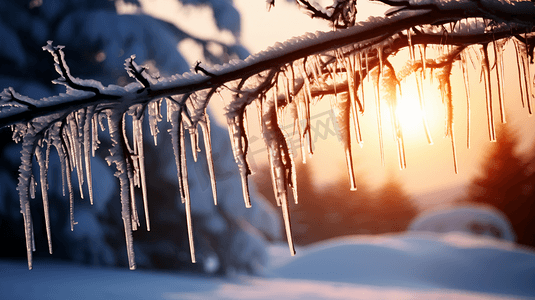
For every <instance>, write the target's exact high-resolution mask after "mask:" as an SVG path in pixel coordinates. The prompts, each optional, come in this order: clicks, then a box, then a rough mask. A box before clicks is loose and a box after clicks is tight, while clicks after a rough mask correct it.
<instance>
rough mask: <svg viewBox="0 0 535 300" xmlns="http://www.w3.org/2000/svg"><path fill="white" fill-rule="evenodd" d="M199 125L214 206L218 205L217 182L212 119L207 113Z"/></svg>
mask: <svg viewBox="0 0 535 300" xmlns="http://www.w3.org/2000/svg"><path fill="white" fill-rule="evenodd" d="M199 125H201V131H202V137H203V140H204V151H206V162H207V163H208V173H209V174H210V183H211V186H212V196H213V197H214V205H217V186H216V180H215V171H214V160H213V157H212V138H211V133H210V119H209V117H208V114H207V113H206V111H205V113H204V115H203V118H202V119H201V120H200V121H199Z"/></svg>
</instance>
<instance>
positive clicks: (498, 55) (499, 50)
mask: <svg viewBox="0 0 535 300" xmlns="http://www.w3.org/2000/svg"><path fill="white" fill-rule="evenodd" d="M492 44H493V46H494V56H495V61H496V79H497V83H498V99H499V103H500V117H501V121H502V123H506V119H505V105H504V100H505V99H504V92H503V88H504V85H503V47H504V46H505V42H504V41H500V42H496V41H495V40H492Z"/></svg>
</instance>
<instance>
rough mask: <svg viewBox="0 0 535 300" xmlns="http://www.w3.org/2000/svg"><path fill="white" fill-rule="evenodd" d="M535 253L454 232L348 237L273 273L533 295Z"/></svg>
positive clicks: (324, 244) (313, 250) (309, 250)
mask: <svg viewBox="0 0 535 300" xmlns="http://www.w3.org/2000/svg"><path fill="white" fill-rule="evenodd" d="M534 271H535V253H533V252H529V251H526V250H523V249H518V248H516V246H515V244H513V243H507V242H503V241H500V240H497V239H492V238H488V237H485V236H473V235H467V234H465V233H460V232H455V233H447V234H443V235H432V234H419V233H408V234H404V235H397V236H396V235H392V236H381V237H371V236H369V237H346V238H339V239H333V240H330V241H326V242H322V243H319V244H316V245H312V246H310V247H307V248H304V249H302V250H301V251H299V252H298V253H297V256H296V257H295V258H292V259H288V261H287V263H285V264H284V265H282V266H278V267H274V268H273V269H271V270H270V271H269V274H270V275H272V276H274V277H282V278H288V279H301V280H321V281H332V282H343V283H352V284H359V285H373V286H379V287H387V286H389V287H392V286H395V287H401V288H411V289H434V288H437V289H438V288H444V289H453V290H465V291H469V292H486V293H496V294H503V295H514V296H529V297H533V296H535V286H534V285H533V282H535V272H534Z"/></svg>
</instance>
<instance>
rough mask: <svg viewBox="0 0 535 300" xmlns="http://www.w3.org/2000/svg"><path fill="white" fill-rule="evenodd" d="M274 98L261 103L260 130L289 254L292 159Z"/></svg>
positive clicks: (293, 250) (293, 253) (291, 244)
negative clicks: (279, 122)
mask: <svg viewBox="0 0 535 300" xmlns="http://www.w3.org/2000/svg"><path fill="white" fill-rule="evenodd" d="M274 101H275V100H274V99H269V100H266V101H265V102H264V103H263V105H262V132H263V134H264V140H265V142H266V146H267V150H268V155H269V162H270V164H271V175H272V176H273V177H272V182H273V183H274V184H275V187H274V191H275V198H277V199H279V200H278V201H279V202H280V203H281V209H282V216H283V220H284V228H285V231H286V239H287V241H288V247H289V249H290V254H291V255H292V256H293V255H295V247H294V243H293V238H292V229H291V222H290V211H289V203H288V202H289V201H288V186H290V185H291V181H292V180H291V178H292V174H291V172H292V170H293V167H292V165H293V159H292V156H291V154H290V152H289V149H288V145H287V143H286V139H285V137H284V134H283V133H282V132H281V129H280V127H279V125H278V123H277V111H276V110H275V103H274Z"/></svg>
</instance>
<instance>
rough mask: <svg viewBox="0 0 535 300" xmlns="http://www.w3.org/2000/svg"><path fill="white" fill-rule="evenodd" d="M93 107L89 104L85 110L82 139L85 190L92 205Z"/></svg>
mask: <svg viewBox="0 0 535 300" xmlns="http://www.w3.org/2000/svg"><path fill="white" fill-rule="evenodd" d="M94 111H95V107H94V106H90V107H88V108H87V110H86V115H85V122H84V124H83V128H84V129H83V130H84V133H83V139H84V145H83V148H84V161H85V177H86V181H87V190H88V193H89V203H90V204H91V205H93V202H94V201H93V176H92V175H91V174H93V173H92V172H91V146H92V144H93V141H91V139H92V137H93V136H94V134H92V133H91V129H92V127H93V125H92V124H93V115H94Z"/></svg>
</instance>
